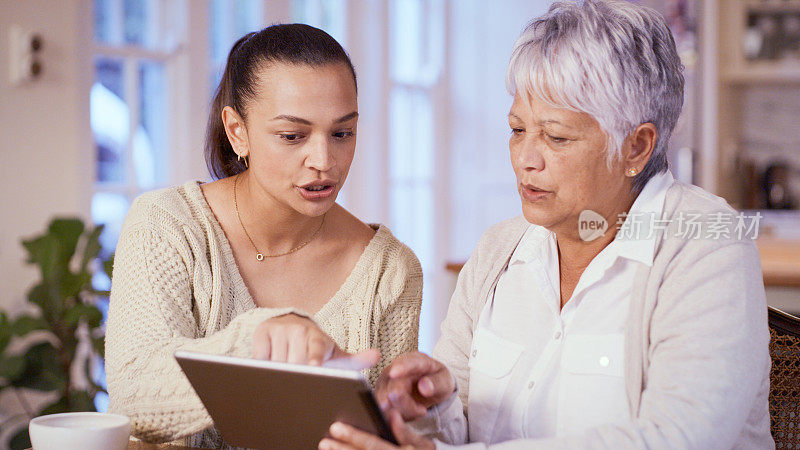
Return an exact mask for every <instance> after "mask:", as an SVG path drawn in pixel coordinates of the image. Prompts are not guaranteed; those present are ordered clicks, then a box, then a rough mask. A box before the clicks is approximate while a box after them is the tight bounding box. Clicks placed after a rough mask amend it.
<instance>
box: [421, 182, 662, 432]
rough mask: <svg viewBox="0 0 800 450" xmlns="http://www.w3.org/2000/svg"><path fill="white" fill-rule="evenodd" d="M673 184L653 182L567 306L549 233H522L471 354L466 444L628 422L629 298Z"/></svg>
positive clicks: (537, 228)
mask: <svg viewBox="0 0 800 450" xmlns="http://www.w3.org/2000/svg"><path fill="white" fill-rule="evenodd" d="M673 181H674V179H673V177H672V174H671V173H669V172H666V173H663V174H658V175H656V176H654V177H653V178H651V179H650V181H649V182H648V183H647V185H646V186H645V187H644V189H643V190H642V192H641V193H640V194H639V196H638V197H637V199H636V201H635V202H634V204H633V206H632V208H631V210H630V212H629V213H628V217H627V218H626V219H625V224H624V225H623V229H622V231H620V232H619V233H618V234H617V236H616V237H615V239H614V241H612V242H611V243H610V244H609V245H608V246H607V247H606V248H605V249H603V251H601V252H600V254H598V255H597V256H596V257H595V258H594V259H593V260H592V261H591V263H590V264H589V266H588V267H587V268H586V270H585V271H584V272H583V274H582V275H581V278H580V280H579V282H578V284H577V286H576V288H575V291H574V292H573V294H572V297H571V298H570V300H569V301H568V302H567V303H566V304H565V305H564V308H563V309H562V308H560V303H561V302H560V298H561V296H560V283H559V269H558V267H559V266H558V249H557V244H556V237H555V234H553V233H551V232H550V231H548V230H547V229H545V228H543V227H540V226H536V225H531V226H530V227H529V228H528V230H527V231H526V233H525V234H524V236H523V238H522V240H521V241H520V244H519V245H518V247H517V249H516V250H515V251H514V254H513V255H512V257H511V260H510V262H509V265H508V267H507V269H506V271H505V273H504V274H503V275H502V276H501V277H500V279H499V281H498V284H497V287H496V289H495V293H494V296H493V298H492V299H491V300H490V301H488V302H487V303H486V305H485V307H484V309H483V311H482V313H481V316H480V318H479V320H478V326H477V328H476V331H475V334H474V338H473V342H472V347H471V349H470V359H469V367H470V378H469V404H468V415H469V438H470V441H471V442H483V443H487V444H490V443H497V442H503V441H508V440H513V439H521V438H529V439H530V438H547V437H560V436H565V435H569V434H577V433H581V432H582V431H584V430H586V429H589V428H593V427H596V426H598V425H601V424H604V423H611V422H626V421H629V420H630V412H629V411H628V406H627V398H626V394H625V382H624V377H623V362H624V356H625V355H624V339H623V335H624V332H625V323H626V319H627V312H628V307H629V302H630V291H631V286H632V283H633V279H634V275H635V272H636V269H637V268H638V267H639V265H640V264H645V265H648V266H651V265H652V263H653V255H654V252H655V240H654V238H653V236H652V235H650V234H651V233H650V227H652V226H658V225H657V222H658V221H657V220H653V219H658V218H660V217H661V213H662V210H663V207H664V199H665V196H666V192H667V189H668V188H669V186H670V185H671V184H672V183H673ZM654 224H656V225H654ZM614 225H615V224H609V226H614ZM437 444H438V445H440V446H442V447H445V446H443V445H441V443H438V442H437Z"/></svg>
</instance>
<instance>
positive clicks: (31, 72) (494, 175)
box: [0, 0, 800, 412]
mask: <svg viewBox="0 0 800 450" xmlns="http://www.w3.org/2000/svg"><path fill="white" fill-rule="evenodd" d="M640 3H644V4H647V5H649V6H652V7H654V8H656V9H658V10H659V11H661V12H662V13H663V14H664V16H665V17H666V18H667V21H668V22H669V24H670V26H671V28H672V30H673V34H674V36H675V39H676V43H677V46H678V49H679V52H680V55H681V58H682V60H683V63H684V65H685V67H686V72H685V75H686V82H687V85H686V99H685V106H684V112H683V115H682V118H681V120H680V122H679V124H678V128H677V130H676V132H675V133H674V137H673V139H672V143H671V147H670V150H669V159H670V162H671V164H672V170H673V173H674V174H675V176H676V178H678V179H680V180H683V181H686V182H690V183H694V184H697V185H699V186H701V187H703V188H705V189H707V190H709V191H711V192H713V193H715V194H717V195H721V196H723V197H724V198H725V199H726V200H728V202H730V203H731V204H732V205H733V206H734V207H736V208H739V209H741V210H748V211H752V212H753V213H755V212H756V211H757V212H758V213H760V214H761V216H762V219H761V223H760V232H759V239H758V243H759V248H760V250H761V252H762V259H763V260H762V264H763V267H764V276H765V283H766V284H767V290H768V297H769V302H770V303H771V304H773V305H776V306H779V307H781V308H783V309H785V310H788V311H790V312H798V311H800V213H799V212H798V208H799V207H800V151H798V145H800V1H798V0H642V1H641V2H640ZM549 4H550V2H549V1H547V0H497V1H492V2H486V1H481V0H59V1H56V0H26V1H17V0H0V136H2V140H0V142H1V144H0V152H2V153H1V154H2V156H3V159H2V162H3V164H4V166H5V167H6V169H5V172H4V174H3V177H2V186H3V189H2V190H0V211H2V217H3V220H2V223H1V224H0V267H2V268H3V270H2V271H0V286H2V289H1V290H0V309H2V310H5V311H6V312H7V313H8V314H10V315H11V316H13V315H14V314H15V313H17V312H19V311H21V310H24V309H25V308H26V306H25V298H26V291H27V290H28V289H29V288H30V286H31V284H32V283H33V282H34V280H35V279H36V277H37V276H38V275H37V272H36V271H35V270H34V268H33V267H32V266H30V265H26V264H25V262H24V261H25V252H24V249H23V247H22V246H21V245H20V241H21V239H23V238H27V237H30V236H31V235H34V234H36V233H39V232H41V230H43V229H44V228H45V227H46V225H47V223H48V221H49V220H50V219H51V218H52V217H55V216H79V217H81V218H83V219H84V220H86V221H87V222H89V221H91V222H94V223H97V224H105V225H106V227H105V229H104V231H103V234H102V235H101V237H100V242H101V244H102V250H101V256H107V255H109V254H110V253H112V252H113V250H114V246H115V242H116V239H117V236H118V234H119V230H120V226H121V223H122V220H123V218H124V217H125V214H126V212H127V209H128V207H129V205H130V204H131V201H132V199H133V198H135V197H136V196H137V195H139V194H141V193H142V192H144V191H147V190H151V189H156V188H160V187H165V186H171V185H176V184H181V183H184V182H185V181H187V180H190V179H199V180H208V179H209V176H208V173H207V171H206V167H205V163H204V161H203V155H202V146H203V135H204V128H205V122H206V118H207V113H208V105H209V102H210V99H211V95H212V92H213V89H214V88H215V87H216V84H217V82H218V80H219V78H220V76H221V71H222V68H223V65H224V63H225V58H226V56H227V53H228V50H229V49H230V46H231V45H232V43H233V42H234V41H235V40H236V39H237V38H238V37H240V36H241V35H243V34H245V33H247V32H249V31H252V30H258V29H260V28H262V27H264V26H266V25H269V24H272V23H277V22H305V23H308V24H311V25H314V26H317V27H320V28H323V29H325V30H326V31H328V32H329V33H330V34H331V35H332V36H333V37H334V38H336V39H337V40H338V41H339V42H340V43H341V44H342V45H343V46H344V47H345V49H346V50H347V51H348V52H349V54H350V55H351V57H352V59H353V62H354V64H355V68H356V71H357V73H358V78H359V108H360V113H361V115H360V120H359V130H358V131H359V136H358V146H357V151H356V157H355V162H354V164H353V167H352V170H351V173H350V176H349V179H348V181H347V184H346V186H345V189H344V192H343V195H342V196H341V198H340V203H341V204H343V205H344V206H345V207H346V208H348V209H349V210H350V211H351V212H353V213H354V214H356V215H357V216H358V217H360V218H361V219H362V220H364V221H367V222H381V223H385V224H387V225H388V226H389V227H390V229H391V230H392V231H393V232H394V233H395V235H396V236H397V237H398V238H400V239H401V240H402V241H404V242H405V243H407V244H408V245H409V246H410V247H411V248H412V249H413V250H414V251H415V252H416V254H417V256H418V257H419V259H420V260H421V262H422V265H423V269H424V275H425V288H424V301H423V316H422V325H421V339H420V346H421V348H422V350H424V351H430V350H431V349H432V347H433V344H434V342H435V340H436V338H437V337H438V324H439V322H440V321H441V319H442V318H443V317H444V315H445V313H446V309H447V302H448V300H449V295H450V293H451V291H452V288H453V286H454V283H455V277H456V274H457V270H458V268H459V266H460V264H461V263H463V262H464V260H465V259H466V258H467V257H468V256H469V254H470V252H471V250H472V249H473V247H474V245H475V244H476V243H477V241H478V239H479V237H480V235H481V234H482V232H483V231H484V230H485V229H486V228H487V227H489V226H490V225H491V224H493V223H496V222H498V221H500V220H503V219H505V218H508V217H511V216H514V215H517V214H519V213H520V207H519V199H518V197H517V194H516V189H515V181H514V175H513V172H512V170H511V166H510V162H509V157H508V148H507V139H508V133H509V132H508V125H507V121H506V115H507V112H508V108H509V106H510V104H511V98H510V97H509V95H508V94H507V93H506V91H505V82H504V76H505V69H506V64H507V61H508V58H509V56H510V52H511V48H512V45H513V43H514V41H515V39H516V37H517V35H518V34H519V32H520V31H521V30H522V28H523V27H524V25H525V24H526V23H527V22H528V21H529V20H530V19H531V18H532V17H534V16H536V15H539V14H541V13H543V12H545V11H546V10H547V8H548V5H549ZM92 283H93V285H94V286H95V287H96V288H97V289H107V287H108V283H109V280H108V278H107V277H106V276H105V275H102V274H101V272H98V273H96V274H95V276H94V279H93V280H92ZM99 306H100V308H101V309H104V306H103V305H102V302H101V303H100V305H99ZM2 404H3V403H2V401H0V406H2ZM0 412H2V410H0Z"/></svg>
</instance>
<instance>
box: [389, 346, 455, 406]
mask: <svg viewBox="0 0 800 450" xmlns="http://www.w3.org/2000/svg"><path fill="white" fill-rule="evenodd" d="M455 389H456V383H455V380H454V379H453V376H452V375H451V374H450V371H449V370H447V367H445V365H444V364H442V363H440V362H439V361H437V360H435V359H433V358H431V357H430V356H428V355H426V354H424V353H420V352H409V353H404V354H402V355H400V356H398V357H397V358H396V359H395V360H394V361H392V363H391V364H390V365H389V366H388V367H386V368H385V369H384V370H383V372H382V373H381V376H380V378H378V381H377V383H375V398H376V399H377V401H378V404H379V405H380V407H381V409H382V410H383V411H384V412H389V411H390V410H395V411H397V412H399V413H400V415H401V416H402V418H403V419H405V420H414V419H418V418H420V417H423V416H425V414H426V412H427V410H428V408H430V407H431V406H434V405H438V404H439V403H442V402H443V401H445V400H447V399H448V398H450V396H451V395H453V392H455Z"/></svg>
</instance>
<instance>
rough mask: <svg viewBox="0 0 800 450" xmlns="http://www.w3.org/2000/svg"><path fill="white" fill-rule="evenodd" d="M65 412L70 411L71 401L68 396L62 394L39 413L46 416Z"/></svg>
mask: <svg viewBox="0 0 800 450" xmlns="http://www.w3.org/2000/svg"><path fill="white" fill-rule="evenodd" d="M64 412H70V410H69V402H68V401H67V397H65V396H63V395H62V396H61V398H59V399H58V400H56V401H55V402H53V403H51V404H49V405H47V407H45V408H44V409H43V410H42V412H40V413H39V415H40V416H46V415H48V414H58V413H64Z"/></svg>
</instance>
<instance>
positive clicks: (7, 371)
mask: <svg viewBox="0 0 800 450" xmlns="http://www.w3.org/2000/svg"><path fill="white" fill-rule="evenodd" d="M25 363H26V360H25V356H24V355H14V356H3V355H0V378H5V379H6V380H8V381H9V382H13V381H14V380H16V379H17V378H19V376H20V375H22V373H23V372H24V371H25V365H26V364H25Z"/></svg>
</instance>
